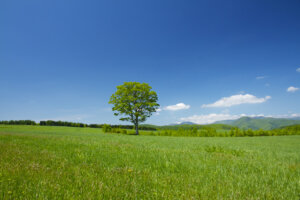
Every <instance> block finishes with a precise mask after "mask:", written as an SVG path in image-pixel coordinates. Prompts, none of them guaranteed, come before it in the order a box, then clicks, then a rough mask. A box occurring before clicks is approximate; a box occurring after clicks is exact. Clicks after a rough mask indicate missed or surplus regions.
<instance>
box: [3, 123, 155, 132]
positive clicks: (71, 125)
mask: <svg viewBox="0 0 300 200" xmlns="http://www.w3.org/2000/svg"><path fill="white" fill-rule="evenodd" d="M0 124H6V125H39V126H69V127H90V128H102V127H103V125H104V124H84V123H76V122H66V121H53V120H47V121H40V122H39V123H37V122H35V121H32V120H9V121H0ZM110 126H111V127H112V128H121V129H133V128H134V126H133V125H110ZM139 129H140V130H152V131H155V130H157V129H156V128H154V127H152V126H141V127H139Z"/></svg>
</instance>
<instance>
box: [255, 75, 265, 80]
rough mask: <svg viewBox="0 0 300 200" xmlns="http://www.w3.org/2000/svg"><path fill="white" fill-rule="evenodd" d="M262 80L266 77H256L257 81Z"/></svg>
mask: <svg viewBox="0 0 300 200" xmlns="http://www.w3.org/2000/svg"><path fill="white" fill-rule="evenodd" d="M264 78H266V76H257V77H256V79H257V80H261V79H264Z"/></svg>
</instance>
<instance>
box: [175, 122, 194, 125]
mask: <svg viewBox="0 0 300 200" xmlns="http://www.w3.org/2000/svg"><path fill="white" fill-rule="evenodd" d="M184 124H189V125H194V124H195V123H193V122H181V123H180V124H179V125H184Z"/></svg>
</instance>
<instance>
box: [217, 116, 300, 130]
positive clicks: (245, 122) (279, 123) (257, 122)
mask: <svg viewBox="0 0 300 200" xmlns="http://www.w3.org/2000/svg"><path fill="white" fill-rule="evenodd" d="M214 124H227V125H231V126H236V127H239V128H240V129H249V128H251V129H253V130H257V129H264V130H271V129H275V128H280V127H283V126H290V125H295V124H300V120H296V119H287V118H271V117H255V118H251V117H241V118H239V119H237V120H224V121H217V122H215V123H214Z"/></svg>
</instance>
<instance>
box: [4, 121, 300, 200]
mask: <svg viewBox="0 0 300 200" xmlns="http://www.w3.org/2000/svg"><path fill="white" fill-rule="evenodd" d="M299 161H300V136H282V137H233V138H221V137H218V138H211V137H205V138H204V137H203V138H202V137H193V138H192V137H159V136H157V137H152V136H138V137H137V136H129V135H124V134H104V133H102V131H101V129H91V128H71V127H40V126H4V125H2V126H0V199H298V198H299V196H298V195H299V193H300V182H299V180H300V162H299Z"/></svg>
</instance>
